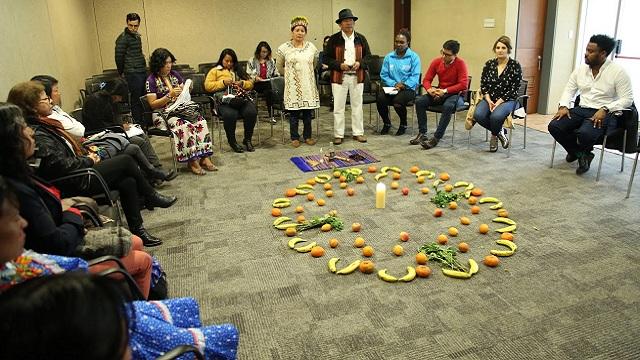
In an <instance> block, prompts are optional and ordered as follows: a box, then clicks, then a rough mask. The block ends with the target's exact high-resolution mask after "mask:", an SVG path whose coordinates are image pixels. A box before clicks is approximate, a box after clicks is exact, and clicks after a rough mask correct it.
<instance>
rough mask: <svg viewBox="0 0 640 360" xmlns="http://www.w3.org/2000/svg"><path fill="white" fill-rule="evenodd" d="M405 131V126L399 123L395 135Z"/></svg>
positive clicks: (402, 133)
mask: <svg viewBox="0 0 640 360" xmlns="http://www.w3.org/2000/svg"><path fill="white" fill-rule="evenodd" d="M405 132H407V127H406V126H403V125H400V126H399V127H398V131H396V136H400V135H404V133H405Z"/></svg>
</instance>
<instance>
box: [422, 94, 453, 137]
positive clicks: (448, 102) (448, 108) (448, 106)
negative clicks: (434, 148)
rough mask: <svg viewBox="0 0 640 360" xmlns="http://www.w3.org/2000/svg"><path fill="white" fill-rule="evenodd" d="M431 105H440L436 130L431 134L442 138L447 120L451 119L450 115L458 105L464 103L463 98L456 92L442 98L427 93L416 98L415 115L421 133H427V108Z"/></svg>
mask: <svg viewBox="0 0 640 360" xmlns="http://www.w3.org/2000/svg"><path fill="white" fill-rule="evenodd" d="M432 105H442V114H441V115H440V122H439V123H438V128H437V129H436V132H435V133H434V134H433V136H434V137H435V138H436V139H442V137H443V136H444V132H445V130H447V126H449V121H451V115H452V114H453V113H454V112H455V111H456V109H457V108H458V107H460V106H462V105H464V100H463V99H462V97H460V96H458V94H453V95H451V96H448V97H446V98H445V99H444V100H442V99H438V100H436V99H434V98H433V97H432V96H431V95H429V94H426V95H422V96H420V97H418V98H416V116H417V117H418V129H419V132H420V133H421V134H426V133H427V108H428V107H429V106H432Z"/></svg>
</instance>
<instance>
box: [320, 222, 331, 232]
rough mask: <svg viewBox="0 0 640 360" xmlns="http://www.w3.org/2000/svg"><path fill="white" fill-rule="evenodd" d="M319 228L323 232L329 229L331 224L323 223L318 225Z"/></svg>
mask: <svg viewBox="0 0 640 360" xmlns="http://www.w3.org/2000/svg"><path fill="white" fill-rule="evenodd" d="M320 230H322V231H324V232H327V231H331V224H323V225H322V227H320Z"/></svg>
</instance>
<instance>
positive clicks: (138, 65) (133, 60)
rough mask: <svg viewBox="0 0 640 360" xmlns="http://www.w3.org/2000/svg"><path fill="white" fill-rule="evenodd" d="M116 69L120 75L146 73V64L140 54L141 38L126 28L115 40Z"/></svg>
mask: <svg viewBox="0 0 640 360" xmlns="http://www.w3.org/2000/svg"><path fill="white" fill-rule="evenodd" d="M115 56H116V67H117V68H118V73H120V74H130V73H146V72H147V69H146V62H145V60H144V55H143V54H142V37H141V36H140V34H138V33H137V32H136V33H132V32H131V31H129V29H128V28H124V31H123V32H122V34H120V36H118V38H117V39H116V50H115Z"/></svg>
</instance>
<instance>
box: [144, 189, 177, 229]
mask: <svg viewBox="0 0 640 360" xmlns="http://www.w3.org/2000/svg"><path fill="white" fill-rule="evenodd" d="M176 201H178V198H177V197H175V196H165V195H162V194H160V193H159V192H157V191H154V192H153V193H152V194H151V195H148V196H147V197H146V198H145V202H144V205H145V207H146V208H147V209H148V210H153V209H154V208H155V207H160V208H164V209H166V208H168V207H170V206H171V205H173V204H175V203H176ZM136 235H137V234H136Z"/></svg>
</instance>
